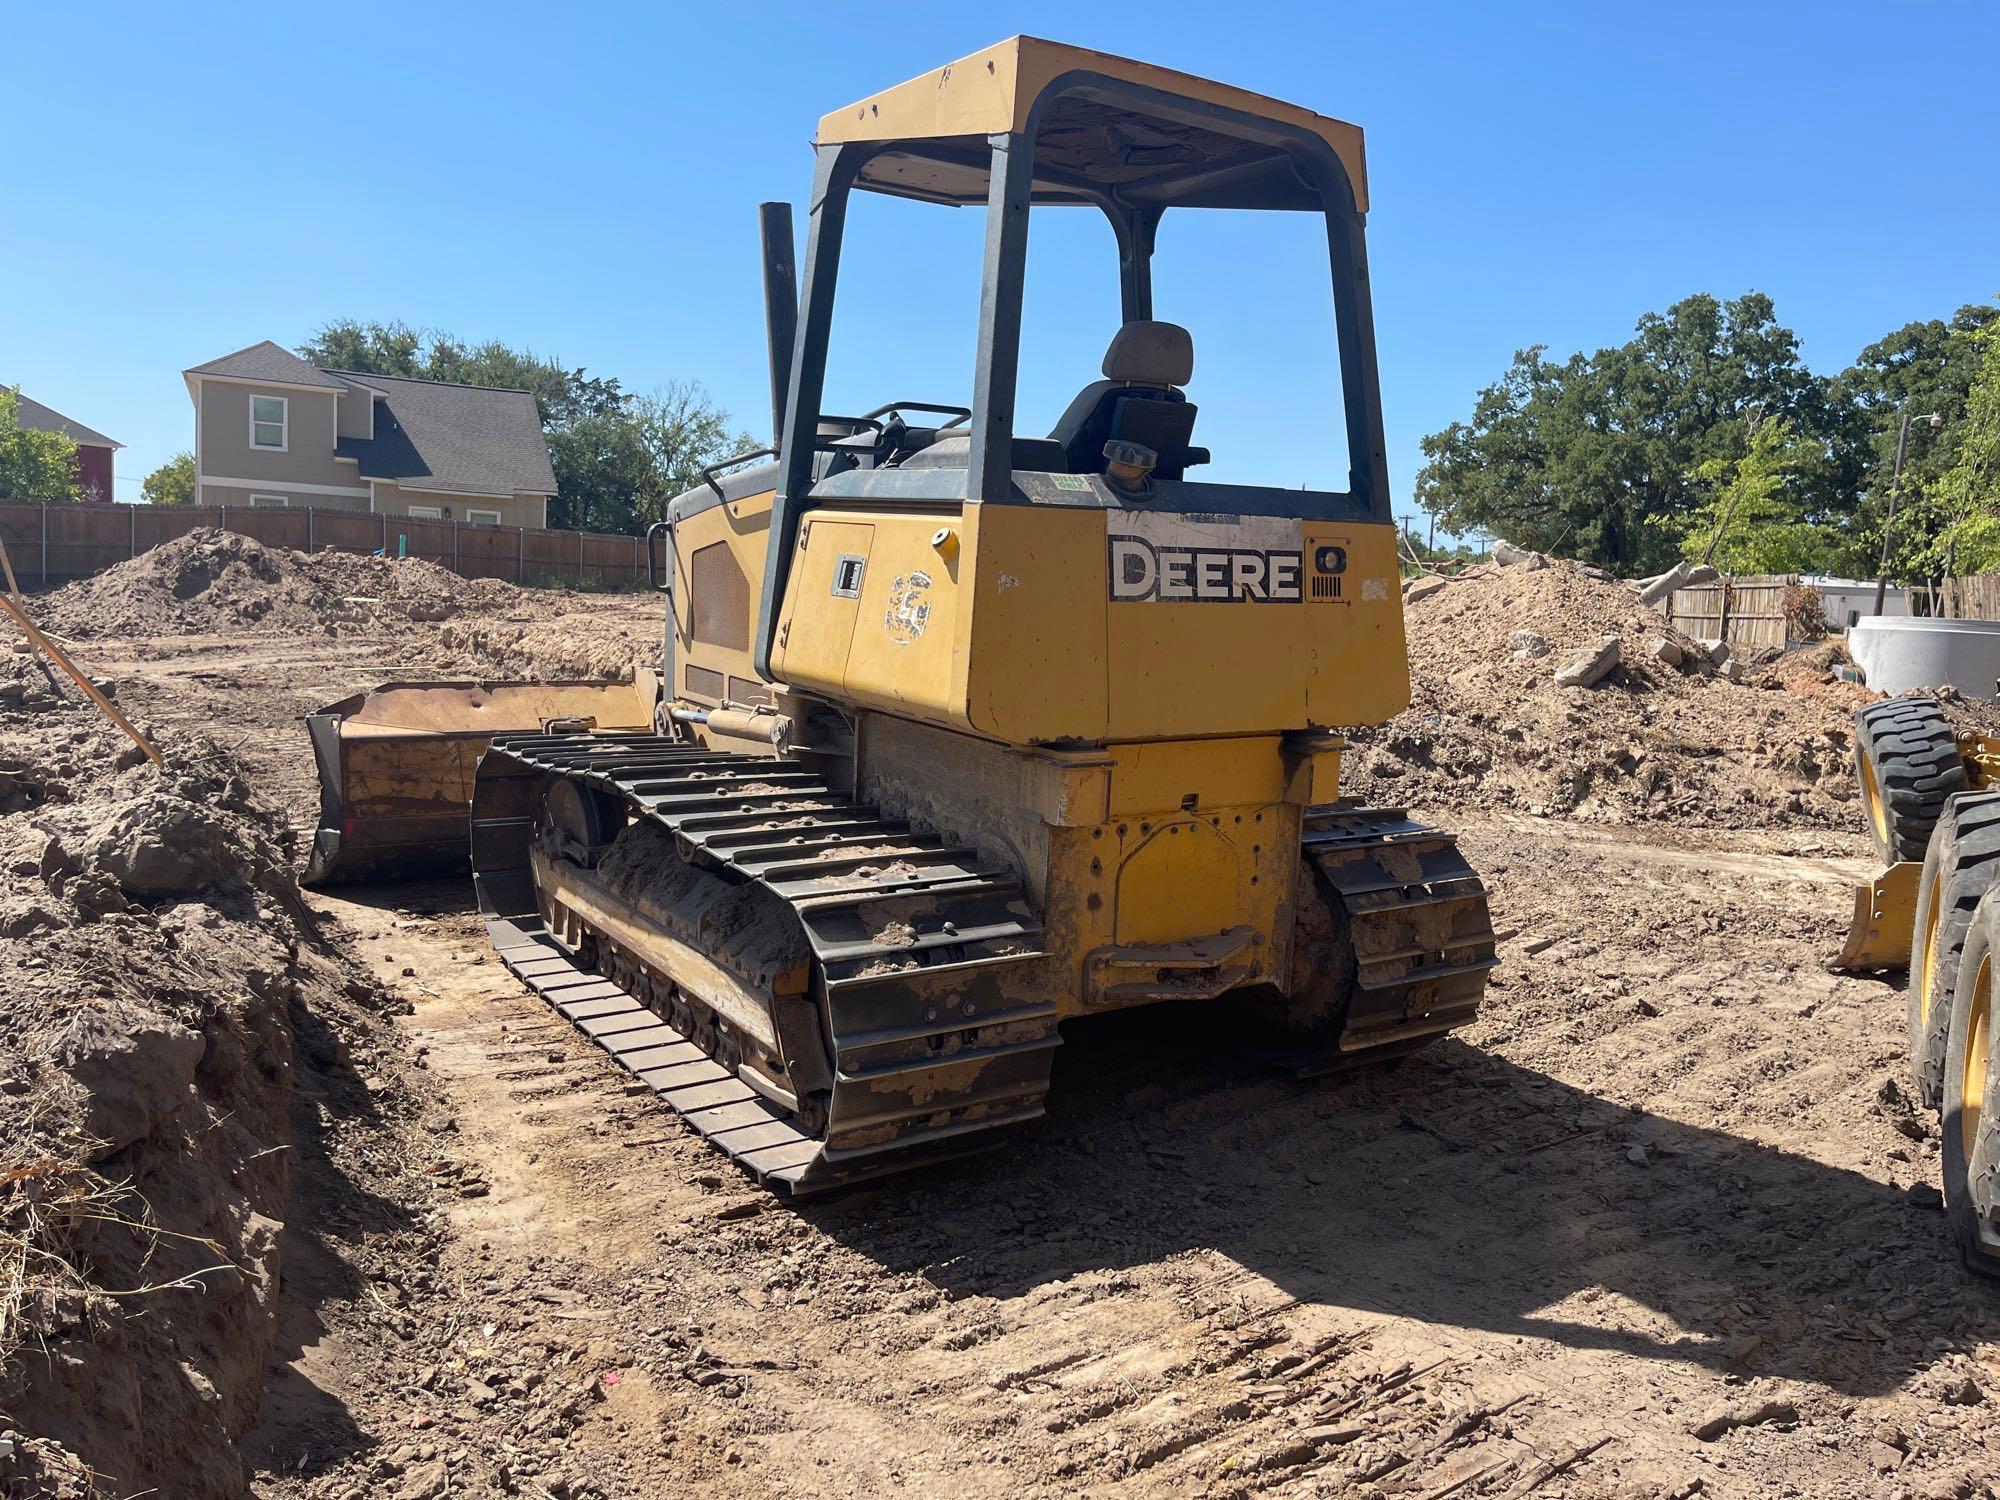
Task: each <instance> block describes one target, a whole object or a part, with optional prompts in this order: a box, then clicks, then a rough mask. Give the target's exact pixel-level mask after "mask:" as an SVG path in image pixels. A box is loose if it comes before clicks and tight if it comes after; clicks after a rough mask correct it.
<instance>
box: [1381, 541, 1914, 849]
mask: <svg viewBox="0 0 2000 1500" xmlns="http://www.w3.org/2000/svg"><path fill="white" fill-rule="evenodd" d="M1405 628H1406V630H1407V632H1408V637H1409V652H1410V668H1411V677H1412V683H1411V703H1410V707H1409V708H1408V709H1407V710H1406V711H1405V712H1403V713H1402V714H1400V715H1398V716H1397V717H1396V718H1395V719H1393V720H1391V721H1390V722H1389V723H1388V724H1387V725H1385V726H1383V727H1382V728H1381V729H1378V730H1368V731H1362V732H1360V733H1357V734H1355V735H1354V736H1352V738H1353V741H1354V745H1355V750H1354V752H1352V765H1351V770H1352V773H1353V774H1352V776H1351V778H1350V787H1351V789H1353V790H1355V791H1358V792H1359V793H1360V794H1361V795H1364V796H1366V797H1368V798H1370V799H1371V800H1384V801H1395V802H1403V801H1410V802H1416V803H1418V804H1422V805H1430V806H1447V805H1457V806H1464V805H1468V804H1470V805H1473V806H1477V807H1488V808H1507V809H1514V810H1518V811H1522V812H1528V813H1533V814H1537V815H1550V816H1567V817H1574V818H1580V819H1584V820H1587V821H1592V822H1631V821H1659V820H1669V821H1674V822H1678V823H1683V824H1688V825H1692V826H1701V825H1713V826H1719V827H1783V826H1804V827H1836V828H1847V827H1851V826H1852V825H1853V822H1854V818H1855V814H1854V812H1853V810H1852V806H1851V803H1852V799H1853V798H1854V796H1855V790H1854V784H1853V774H1852V763H1853V735H1852V718H1853V710H1854V707H1856V706H1858V705H1859V704H1860V703H1864V702H1867V701H1871V700H1872V699H1873V698H1875V697H1876V696H1878V695H1876V694H1873V693H1870V692H1869V691H1868V690H1867V689H1866V688H1862V687H1860V686H1859V685H1858V684H1840V685H1839V686H1838V688H1834V689H1832V690H1830V689H1829V684H1831V683H1833V682H1834V681H1835V679H1834V678H1833V677H1832V669H1833V666H1834V662H1833V660H1832V656H1831V652H1832V651H1833V650H1834V649H1835V648H1831V647H1819V648H1815V649H1814V650H1813V651H1811V652H1793V653H1787V656H1788V657H1797V658H1798V660H1796V661H1790V660H1781V662H1780V664H1779V665H1776V666H1773V667H1770V668H1766V669H1761V670H1759V669H1755V668H1753V669H1751V670H1748V671H1745V670H1744V669H1743V668H1742V667H1740V666H1736V667H1731V666H1728V665H1727V664H1723V665H1720V666H1719V665H1718V664H1717V663H1716V662H1715V661H1714V660H1713V659H1712V657H1711V654H1710V652H1709V650H1708V648H1707V647H1706V646H1705V645H1704V644H1703V643H1702V642H1698V641H1695V640H1693V639H1691V638H1689V637H1688V636H1686V635H1683V634H1682V633H1681V632H1679V631H1677V630H1675V629H1674V628H1672V627H1671V626H1669V625H1668V624H1667V622H1666V621H1665V619H1664V618H1663V617H1661V616H1660V615H1659V614H1658V613H1656V612H1655V611H1653V610H1651V609H1648V608H1646V607H1645V606H1643V605H1642V604H1641V603H1640V602H1639V597H1638V592H1637V590H1636V589H1635V588H1634V587H1633V586H1632V585H1631V584H1629V583H1622V582H1619V581H1617V580H1615V579H1611V578H1607V577H1604V576H1602V575H1600V574H1597V573H1596V572H1595V571H1594V570H1590V569H1586V568H1583V567H1581V566H1579V565H1577V564H1574V563H1567V562H1558V561H1551V562H1548V563H1547V564H1546V565H1545V566H1539V567H1534V568H1522V567H1511V568H1495V567H1481V568H1474V569H1472V570H1470V571H1469V572H1467V573H1465V574H1463V575H1461V576H1459V577H1457V578H1453V579H1449V580H1423V581H1422V582H1420V583H1418V584H1417V585H1415V586H1413V587H1412V588H1411V589H1410V590H1409V591H1408V598H1407V603H1406V608H1405ZM1614 648H1615V650H1614ZM1600 652H1601V653H1603V654H1605V655H1614V654H1615V661H1614V663H1613V664H1612V665H1611V666H1610V667H1609V669H1608V670H1606V671H1604V672H1603V675H1602V676H1600V677H1597V678H1596V679H1595V680H1594V681H1592V682H1590V683H1588V684H1587V685H1567V684H1565V683H1564V682H1563V681H1561V680H1559V679H1560V678H1561V677H1563V676H1564V675H1565V669H1566V668H1569V667H1571V666H1572V664H1575V663H1579V662H1580V661H1588V660H1590V659H1591V658H1592V657H1595V656H1598V654H1599V653H1600ZM1600 665H1601V662H1600ZM1738 674H1740V679H1739V676H1738ZM1848 688H1853V689H1854V692H1853V693H1849V692H1847V691H1846V689H1848ZM1857 694H1858V697H1857V696H1856V695H1857Z"/></svg>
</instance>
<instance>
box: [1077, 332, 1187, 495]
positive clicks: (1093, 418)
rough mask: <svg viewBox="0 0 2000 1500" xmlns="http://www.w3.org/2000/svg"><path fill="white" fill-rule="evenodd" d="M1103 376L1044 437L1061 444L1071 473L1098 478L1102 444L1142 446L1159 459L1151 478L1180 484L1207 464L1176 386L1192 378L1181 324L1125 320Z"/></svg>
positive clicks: (1115, 336) (1113, 341) (1108, 351)
mask: <svg viewBox="0 0 2000 1500" xmlns="http://www.w3.org/2000/svg"><path fill="white" fill-rule="evenodd" d="M1103 369H1104V379H1102V380H1096V381H1092V382H1091V383H1090V384H1089V385H1087V386H1085V387H1084V388H1083V389H1082V390H1081V391H1079V392H1077V396H1076V399H1075V400H1074V401H1072V402H1070V404H1069V407H1068V409H1067V410H1065V411H1064V412H1063V414H1062V417H1061V419H1060V420H1059V421H1057V423H1056V425H1055V430H1054V431H1053V432H1051V433H1050V434H1049V437H1050V438H1051V439H1052V440H1054V441H1055V442H1057V443H1060V444H1061V445H1062V449H1063V457H1064V462H1065V466H1066V468H1067V470H1068V472H1069V473H1071V474H1102V473H1103V472H1104V465H1105V458H1104V445H1105V444H1106V443H1108V442H1110V441H1112V440H1113V439H1118V440H1121V441H1124V442H1129V443H1143V444H1144V445H1145V446H1146V447H1148V448H1151V449H1152V450H1153V451H1154V452H1155V453H1157V454H1158V455H1159V463H1158V464H1157V466H1156V467H1155V468H1154V470H1153V473H1154V474H1155V475H1156V476H1157V477H1159V478H1161V479H1179V478H1180V477H1181V473H1182V471H1183V470H1185V469H1186V468H1188V466H1189V465H1191V464H1205V463H1207V462H1208V450H1207V449H1206V448H1191V447H1189V446H1188V439H1189V438H1190V437H1191V436H1193V434H1194V417H1195V405H1194V403H1193V402H1191V401H1189V400H1188V398H1187V397H1186V396H1185V395H1183V394H1182V393H1181V391H1180V389H1179V387H1181V386H1183V385H1186V384H1187V383H1188V380H1189V379H1190V378H1191V377H1192V376H1193V375H1194V339H1193V337H1192V336H1191V335H1190V334H1189V333H1188V331H1187V330H1186V329H1185V328H1183V327H1181V326H1180V324H1178V323H1154V322H1135V323H1127V324H1126V325H1125V326H1124V327H1123V328H1120V329H1119V330H1118V332H1117V333H1115V334H1113V335H1112V336H1111V346H1110V347H1109V348H1108V349H1106V350H1105V351H1104V365H1103Z"/></svg>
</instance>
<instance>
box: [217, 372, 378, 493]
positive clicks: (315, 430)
mask: <svg viewBox="0 0 2000 1500" xmlns="http://www.w3.org/2000/svg"><path fill="white" fill-rule="evenodd" d="M199 390H200V392H201V395H200V411H199V415H198V417H197V421H198V422H199V424H200V429H201V430H200V434H199V437H200V442H201V447H200V449H199V452H200V454H201V472H202V474H203V475H204V476H206V477H208V478H211V479H241V480H246V481H255V482H256V484H257V486H258V488H259V489H260V490H261V489H263V488H264V486H265V485H266V484H267V483H269V484H273V485H276V484H282V483H284V482H285V481H290V482H291V483H293V484H311V485H325V486H330V487H334V488H339V489H366V488H367V485H366V484H365V483H364V482H363V481H362V480H361V478H360V477H359V476H358V475H357V474H356V472H355V466H354V465H353V464H345V463H339V462H337V461H336V460H335V459H334V456H333V444H334V438H335V427H336V422H337V413H336V408H337V407H338V405H339V402H340V399H341V398H340V393H339V392H338V391H333V390H326V391H304V390H282V389H279V388H276V387H269V386H253V385H234V384H226V383H224V382H222V381H217V380H203V381H202V382H201V384H200V387H199ZM252 396H282V397H284V398H285V400H286V402H287V403H288V405H287V408H286V418H287V424H286V451H285V452H283V453H277V452H272V451H270V450H268V449H262V448H252V447H251V446H250V398H251V397H252ZM327 498H328V499H332V498H336V497H333V496H328V497H327ZM357 498H360V499H361V502H362V504H363V505H364V506H365V505H366V504H367V500H366V497H365V496H363V497H357Z"/></svg>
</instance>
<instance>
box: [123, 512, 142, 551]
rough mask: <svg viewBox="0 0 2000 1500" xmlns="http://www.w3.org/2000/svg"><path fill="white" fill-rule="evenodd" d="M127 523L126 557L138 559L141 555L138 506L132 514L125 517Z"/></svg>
mask: <svg viewBox="0 0 2000 1500" xmlns="http://www.w3.org/2000/svg"><path fill="white" fill-rule="evenodd" d="M125 523H126V525H125V555H126V556H127V557H137V556H138V555H139V507H138V506H136V505H135V506H133V507H132V512H131V514H130V515H128V516H126V517H125Z"/></svg>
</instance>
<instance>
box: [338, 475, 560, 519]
mask: <svg viewBox="0 0 2000 1500" xmlns="http://www.w3.org/2000/svg"><path fill="white" fill-rule="evenodd" d="M413 505H414V506H417V507H419V508H420V509H422V508H429V509H433V510H441V511H448V512H449V513H450V514H449V515H448V516H446V517H444V519H448V520H453V521H465V520H468V519H469V518H470V517H469V514H468V513H469V512H471V511H475V510H496V511H498V512H499V513H500V521H499V524H500V525H502V526H530V527H538V526H540V525H542V524H543V516H542V512H543V505H544V501H543V497H542V496H540V495H468V494H465V493H462V492H457V493H449V494H447V493H443V492H439V491H430V492H426V491H423V490H415V489H409V490H406V489H403V488H402V487H401V486H399V485H398V484H397V483H396V482H395V481H394V480H391V479H378V480H376V481H375V509H376V510H378V511H380V512H381V513H382V514H383V515H388V516H407V515H408V514H409V513H410V507H411V506H413Z"/></svg>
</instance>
